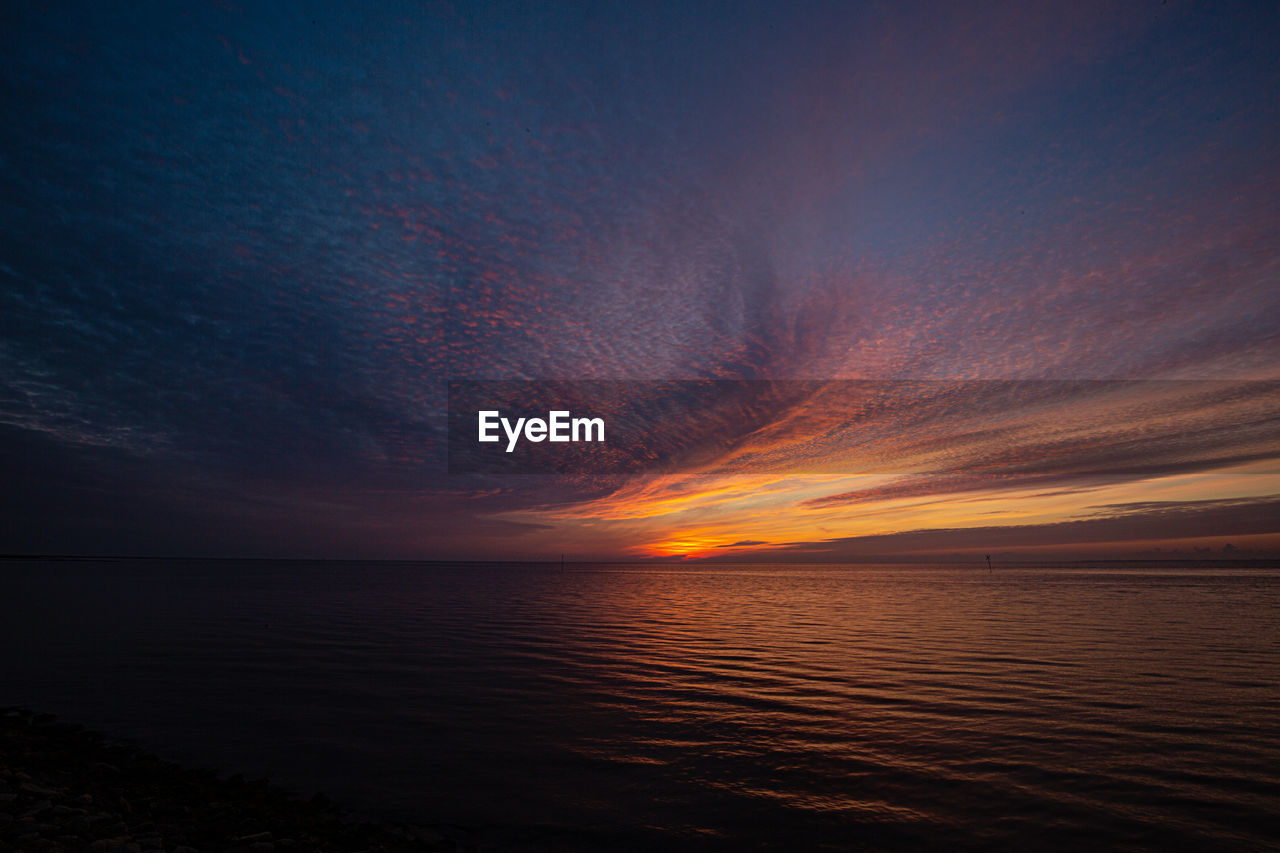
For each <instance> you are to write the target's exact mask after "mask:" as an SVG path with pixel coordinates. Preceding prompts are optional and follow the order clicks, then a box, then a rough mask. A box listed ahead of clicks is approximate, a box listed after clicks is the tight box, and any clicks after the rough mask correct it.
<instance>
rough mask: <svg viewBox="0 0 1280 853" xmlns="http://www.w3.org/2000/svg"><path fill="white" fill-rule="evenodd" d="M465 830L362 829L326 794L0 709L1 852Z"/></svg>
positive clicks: (394, 846) (423, 847)
mask: <svg viewBox="0 0 1280 853" xmlns="http://www.w3.org/2000/svg"><path fill="white" fill-rule="evenodd" d="M464 834H465V831H463V830H457V831H454V830H453V829H451V828H440V827H409V826H400V825H388V824H380V823H371V822H368V821H361V820H358V819H357V818H355V817H353V816H352V815H350V814H348V813H347V812H345V811H343V810H342V809H341V808H340V807H338V806H337V805H336V804H335V803H333V802H332V801H330V800H329V799H328V798H326V797H325V796H323V795H316V796H315V797H313V798H311V799H309V800H303V799H300V798H298V797H296V796H293V795H291V794H289V793H288V792H286V791H283V790H281V789H280V788H277V787H275V786H273V785H271V784H269V783H268V782H266V781H265V780H259V781H252V782H249V781H245V780H244V779H243V778H241V777H238V776H233V777H231V778H223V777H220V776H218V775H217V774H216V773H214V772H213V771H208V770H195V769H191V768H187V767H182V766H180V765H177V764H174V763H172V762H168V761H164V760H162V759H160V758H157V757H156V756H154V755H151V754H149V753H146V752H144V751H142V750H139V749H134V748H132V747H128V746H123V745H120V744H115V743H112V742H111V741H109V740H108V739H107V738H106V737H104V736H103V735H101V734H99V733H97V732H94V731H90V730H87V729H84V728H83V727H80V726H75V725H69V724H66V723H60V722H58V721H57V720H56V719H55V718H54V717H52V716H50V715H48V714H34V713H32V712H30V711H26V710H22V709H12V708H11V709H4V710H0V849H5V850H13V851H63V850H65V851H72V850H74V851H82V850H89V851H100V850H102V851H106V850H123V851H129V853H151V851H157V853H158V851H166V853H211V851H213V853H291V851H320V850H324V851H368V853H410V851H412V853H443V851H450V853H462V851H468V853H471V851H474V852H475V853H480V851H481V850H487V849H489V848H488V847H487V846H485V847H481V846H480V845H478V844H476V843H474V842H471V841H468V840H467V839H466V838H462V837H457V836H460V835H464Z"/></svg>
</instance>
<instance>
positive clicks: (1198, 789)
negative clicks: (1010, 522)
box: [0, 561, 1280, 850]
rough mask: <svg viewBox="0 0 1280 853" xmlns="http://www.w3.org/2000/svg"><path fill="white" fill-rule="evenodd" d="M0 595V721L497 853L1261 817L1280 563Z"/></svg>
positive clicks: (46, 577)
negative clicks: (34, 721)
mask: <svg viewBox="0 0 1280 853" xmlns="http://www.w3.org/2000/svg"><path fill="white" fill-rule="evenodd" d="M0 584H2V586H0V589H2V590H3V598H2V601H0V639H2V640H3V644H2V646H3V647H2V649H0V676H2V678H0V704H4V705H15V704H17V705H25V706H28V707H31V708H34V709H37V710H41V711H50V712H53V713H56V714H59V715H60V716H62V717H64V718H66V719H68V720H72V721H75V722H81V723H84V724H87V725H90V726H92V727H95V728H99V729H102V730H104V731H107V732H109V733H111V734H113V735H115V736H118V737H121V738H125V739H128V740H131V741H133V742H135V743H137V744H139V745H141V746H144V747H147V748H149V749H151V750H153V751H155V752H158V753H160V754H162V755H165V756H167V757H171V758H175V759H178V760H180V761H183V762H186V763H190V764H195V765H205V766H214V767H217V768H219V769H221V770H224V771H227V772H243V773H244V774H245V775H246V776H251V777H252V776H262V775H265V776H269V777H270V778H271V779H273V780H274V781H277V782H279V783H280V784H283V785H285V786H287V787H291V788H293V789H295V790H298V791H301V792H310V791H315V790H323V791H326V792H328V793H330V794H332V795H334V796H335V797H336V798H338V799H339V800H341V801H343V802H345V803H347V804H349V805H350V806H352V807H355V808H358V809H362V810H364V811H366V812H369V813H372V814H375V815H378V816H382V817H388V818H392V819H407V820H413V821H417V822H423V823H432V822H439V823H458V824H464V825H469V826H475V827H477V828H478V829H479V831H480V833H481V835H480V836H479V837H480V838H482V839H488V840H491V841H496V842H500V843H505V844H507V845H508V846H510V847H512V848H513V849H526V848H531V849H562V848H564V849H655V848H656V846H661V847H663V848H671V847H684V848H686V849H704V848H712V849H730V850H733V849H800V850H808V849H857V848H860V847H866V848H870V849H877V848H883V847H894V848H911V847H936V846H948V847H975V848H991V847H995V848H1011V849H1012V848H1023V847H1028V846H1031V845H1033V844H1034V845H1035V846H1038V847H1051V848H1059V849H1080V848H1082V847H1085V846H1103V847H1111V848H1114V847H1129V848H1148V849H1169V848H1171V847H1180V848H1183V847H1186V846H1188V845H1190V846H1194V847H1199V848H1203V849H1242V850H1252V849H1259V848H1264V847H1268V846H1269V845H1270V846H1271V847H1272V848H1275V847H1276V840H1275V839H1276V836H1275V835H1274V834H1272V833H1274V831H1275V830H1276V828H1277V827H1280V569H1258V568H1254V569H1241V568H1230V569H1227V568H1218V567H1213V566H1209V565H1205V566H1200V567H1195V566H1185V565H1184V566H1176V567H1175V566H1174V565H1173V564H1170V566H1168V567H1150V566H1148V567H1128V568H1126V567H1124V566H1121V565H1118V564H1117V565H1115V566H1093V567H1082V566H1074V567H1073V566H1060V567H1044V566H1021V567H1010V566H1005V567H998V568H997V570H996V571H995V572H993V573H990V574H989V573H987V571H986V570H985V567H982V568H978V567H973V566H968V567H955V566H952V567H919V566H914V567H910V566H857V567H840V566H782V565H777V566H771V565H750V566H747V565H744V566H638V565H616V566H614V565H603V564H601V565H580V566H570V567H569V568H568V569H567V570H564V571H561V570H560V568H559V567H558V566H557V567H547V566H532V565H498V564H388V563H273V562H248V561H246V562H221V561H207V562H202V561H83V562H19V561H11V562H8V563H4V564H0Z"/></svg>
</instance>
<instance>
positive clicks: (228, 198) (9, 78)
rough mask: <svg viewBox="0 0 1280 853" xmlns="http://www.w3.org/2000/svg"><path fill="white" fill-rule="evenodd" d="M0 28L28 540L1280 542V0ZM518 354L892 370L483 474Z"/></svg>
mask: <svg viewBox="0 0 1280 853" xmlns="http://www.w3.org/2000/svg"><path fill="white" fill-rule="evenodd" d="M0 43H2V44H3V51H4V56H5V61H4V63H3V65H2V66H0V85H2V86H3V95H2V102H3V104H4V116H5V118H4V122H3V123H2V124H0V225H2V227H0V478H2V479H0V482H2V483H3V486H4V488H3V489H2V490H0V494H2V497H0V512H2V513H3V521H0V551H3V552H5V553H24V554H32V553H45V554H154V555H211V556H214V555H217V556H268V557H324V558H330V557H332V558H409V559H458V558H463V559H469V558H475V559H490V558H495V559H536V560H545V559H554V560H559V558H560V555H561V554H562V553H564V554H567V555H568V557H569V559H608V558H616V559H647V558H654V557H673V558H674V557H686V558H688V557H711V558H724V559H731V558H732V559H753V560H757V559H758V560H773V559H784V560H806V559H813V560H845V559H848V560H873V559H881V558H885V559H956V558H958V559H981V556H982V555H983V554H986V553H992V554H994V555H998V556H999V558H1000V559H1015V558H1016V559H1025V558H1055V559H1056V558H1063V557H1066V558H1085V557H1112V556H1138V557H1151V556H1158V555H1160V554H1165V555H1168V554H1170V553H1174V554H1175V555H1181V556H1195V555H1196V554H1197V553H1199V554H1202V555H1203V554H1204V553H1205V549H1210V550H1211V551H1212V553H1213V555H1214V556H1219V557H1220V556H1258V555H1276V554H1280V180H1278V178H1280V122H1278V115H1277V111H1278V109H1280V62H1277V60H1276V57H1277V49H1278V46H1280V7H1277V6H1276V4H1275V3H1257V4H1244V3H1202V4H1196V3H1184V2H1178V0H1168V2H1160V0H1154V2H1132V3H1112V2H1107V3H1097V4H1090V3H1074V2H1071V3H1068V2H1060V0H1054V2H1045V3H1037V2H1024V0H1018V2H1007V3H1001V2H994V3H988V2H981V3H944V2H932V3H913V2H897V1H896V0H895V2H884V3H832V4H815V3H783V2H779V3H740V2H728V3H688V2H672V3H656V2H655V3H649V2H642V3H637V2H625V3H572V4H569V3H566V4H548V3H528V4H508V3H483V4H463V3H436V4H423V5H419V4H415V3H404V4H400V3H354V4H330V3H313V4H294V3H283V2H282V3H262V4H260V3H240V2H227V1H226V0H219V2H211V3H206V4H196V3H190V4H184V3H156V4H133V3H130V4H111V3H85V4H67V3H48V4H45V3H24V2H15V3H6V4H5V8H4V11H3V12H0ZM479 379H539V380H541V379H558V380H569V379H599V380H692V379H723V380H729V379H748V380H756V381H758V384H759V386H760V387H764V388H768V387H769V384H768V383H767V382H764V380H872V381H871V382H867V383H850V382H844V383H841V382H828V383H825V384H824V383H809V384H798V383H797V384H795V385H794V386H787V387H796V388H804V389H806V390H805V391H804V393H799V392H796V393H790V392H787V393H782V394H777V395H772V396H769V399H768V400H767V403H765V404H761V405H752V406H748V407H747V408H749V409H750V411H749V412H748V414H749V415H750V417H747V416H745V415H744V416H743V417H741V418H734V417H731V416H728V415H726V414H725V412H724V411H719V410H716V409H715V407H711V410H709V411H706V412H703V411H700V410H698V409H696V408H690V407H686V408H683V409H681V408H679V407H676V408H674V409H672V410H670V411H671V412H674V415H673V416H672V417H671V418H667V420H665V421H663V422H662V424H661V436H659V435H656V434H655V436H654V441H655V442H658V441H659V440H660V441H661V442H666V443H667V444H670V443H671V442H675V443H677V444H679V443H680V442H684V443H687V444H688V447H687V448H686V450H687V455H688V458H691V459H696V460H697V464H696V466H692V467H693V468H696V471H694V470H690V471H675V472H672V471H665V472H658V471H653V472H639V473H634V472H633V473H631V474H628V475H626V476H621V475H610V476H603V475H589V474H580V475H574V476H557V477H552V476H532V475H502V474H487V475H478V474H462V473H457V472H455V473H450V471H449V469H448V466H447V464H446V456H447V454H446V450H447V448H446V438H447V428H448V418H447V412H446V402H447V388H448V383H449V382H450V381H451V380H479ZM905 380H911V382H904V381H905ZM917 380H923V381H917ZM997 380H1037V381H1036V382H1031V383H1022V384H1015V385H1012V386H1010V385H1008V384H1007V383H1002V382H1000V381H997ZM1081 380H1118V381H1107V382H1096V381H1091V382H1084V381H1081ZM1135 380H1138V381H1135ZM1153 380H1159V381H1153ZM616 387H617V388H619V389H621V390H620V391H619V392H618V393H619V394H623V395H625V393H626V389H627V387H628V386H627V384H626V383H618V384H617V386H616ZM636 387H637V388H641V389H642V388H644V387H646V386H644V385H643V383H637V385H636ZM1010 388H1013V389H1014V390H1012V391H1010V390H1009V389H1010ZM851 389H854V390H851ZM858 389H860V390H858ZM631 402H632V403H633V404H634V405H633V409H632V410H635V409H643V403H644V401H643V400H641V401H640V402H639V403H636V401H634V400H633V401H631ZM616 403H617V401H616V400H615V401H602V402H601V404H600V405H601V406H604V407H608V406H614V410H615V411H616V410H617V406H616ZM663 411H667V410H666V409H664V410H663ZM676 416H678V417H676ZM1157 549H1159V550H1157Z"/></svg>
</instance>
